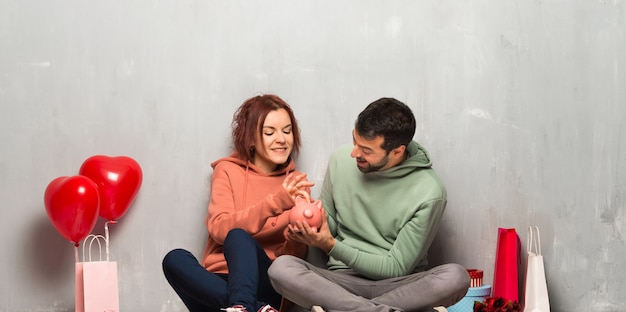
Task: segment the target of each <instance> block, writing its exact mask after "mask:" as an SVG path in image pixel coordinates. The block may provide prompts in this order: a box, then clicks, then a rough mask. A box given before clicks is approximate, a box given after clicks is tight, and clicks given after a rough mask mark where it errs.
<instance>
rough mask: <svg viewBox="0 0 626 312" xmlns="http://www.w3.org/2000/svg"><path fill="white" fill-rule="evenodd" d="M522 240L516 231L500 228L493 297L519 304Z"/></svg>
mask: <svg viewBox="0 0 626 312" xmlns="http://www.w3.org/2000/svg"><path fill="white" fill-rule="evenodd" d="M520 248H521V244H520V240H519V236H518V235H517V232H515V229H504V228H498V245H497V249H496V263H495V268H494V272H493V295H492V296H493V297H496V298H497V297H502V298H504V299H507V300H513V301H517V302H519V266H520V263H521V255H520Z"/></svg>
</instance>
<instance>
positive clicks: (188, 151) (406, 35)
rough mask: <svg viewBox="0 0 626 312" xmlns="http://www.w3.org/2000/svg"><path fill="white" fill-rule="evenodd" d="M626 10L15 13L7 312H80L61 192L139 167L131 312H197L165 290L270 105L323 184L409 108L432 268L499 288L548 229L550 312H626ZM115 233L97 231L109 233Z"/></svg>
mask: <svg viewBox="0 0 626 312" xmlns="http://www.w3.org/2000/svg"><path fill="white" fill-rule="evenodd" d="M625 6H626V2H625V1H622V0H610V1H587V0H576V1H499V0H483V1H435V0H427V1H362V0H358V1H357V0H354V1H288V0H284V1H251V0H236V1H191V0H181V1H148V0H131V1H120V0H110V1H93V0H83V1H74V0H68V1H58V0H56V1H54V0H53V1H36V2H34V1H11V0H0V144H1V147H0V149H1V150H0V151H1V154H0V177H1V180H0V183H1V188H0V201H1V202H2V205H3V208H2V214H3V215H2V218H0V231H1V232H0V233H2V235H0V244H1V245H0V246H1V249H2V256H1V258H0V276H2V282H1V283H0V311H6V312H8V311H73V308H74V264H73V262H74V250H73V246H72V244H70V243H69V242H67V241H65V240H64V239H63V238H62V237H61V236H60V235H59V234H58V233H57V232H56V231H55V229H54V228H53V226H52V225H51V223H50V221H49V219H48V218H47V215H46V213H45V209H44V206H43V192H44V190H45V188H46V186H47V184H48V183H49V182H50V181H51V180H52V179H53V178H55V177H58V176H65V175H75V174H77V173H78V169H79V167H80V165H81V163H82V162H83V161H84V160H85V159H86V158H88V157H89V156H92V155H98V154H103V155H109V156H117V155H126V156H130V157H132V158H134V159H136V160H137V161H138V162H139V163H140V164H141V166H142V168H143V173H144V182H143V185H142V188H141V190H140V191H139V195H138V197H137V199H136V201H135V203H134V205H133V206H132V207H131V208H130V209H129V211H128V213H127V214H126V215H125V216H124V217H123V218H122V219H121V220H120V223H119V224H117V225H112V226H111V256H112V259H113V260H116V261H118V265H119V279H120V280H119V286H120V301H121V309H122V311H185V308H184V306H183V305H182V303H181V301H180V300H179V299H178V298H177V296H176V295H175V293H174V292H173V291H172V290H171V289H170V287H169V285H168V284H167V282H166V281H165V279H164V278H163V276H162V273H161V268H160V261H161V258H162V256H163V255H164V254H165V253H166V252H167V251H168V250H170V249H172V248H174V247H183V248H187V249H190V250H191V251H193V252H194V253H195V254H199V253H200V252H201V250H202V247H203V244H204V240H205V238H206V234H205V229H204V227H203V220H204V216H205V213H206V205H207V201H208V196H209V192H208V191H209V183H208V179H209V177H210V174H211V169H210V167H209V163H210V162H211V161H213V160H215V159H217V158H219V157H221V156H223V155H225V154H227V153H228V152H229V150H230V146H229V122H230V118H231V116H232V113H233V111H234V109H235V108H236V107H237V106H238V105H239V104H240V103H241V102H242V101H243V100H244V99H246V98H248V97H250V96H252V95H255V94H257V93H269V92H271V93H276V94H278V95H280V96H282V97H283V98H284V99H285V100H287V101H288V102H289V103H290V104H292V106H293V107H294V110H295V112H296V115H297V117H298V119H299V121H300V123H301V126H302V129H303V137H304V149H303V152H302V155H301V157H300V159H299V164H300V168H301V169H302V170H304V171H306V172H308V174H309V178H310V179H312V180H314V181H315V182H316V183H318V186H317V187H316V188H315V189H314V194H315V195H317V194H319V186H320V185H321V182H322V178H323V174H324V170H325V166H326V161H327V156H328V154H329V153H330V152H331V150H332V149H333V148H335V147H336V146H337V145H339V144H341V143H349V142H351V134H350V131H351V129H352V123H353V121H354V119H355V117H356V114H357V113H358V112H359V111H360V110H361V109H362V108H363V107H365V105H366V104H368V103H369V102H371V101H372V100H375V99H377V98H378V97H381V96H393V97H396V98H398V99H400V100H403V101H405V102H406V103H407V104H409V105H410V106H411V107H412V108H413V109H414V111H415V113H416V115H417V118H418V123H419V126H418V132H417V134H416V139H417V140H418V141H420V142H421V143H423V144H424V145H425V146H426V147H427V148H428V149H429V150H430V151H431V153H432V156H433V158H434V161H435V168H436V169H437V170H438V171H439V173H440V174H441V176H442V178H443V180H444V181H445V183H446V185H447V186H448V191H449V205H448V209H447V212H446V214H445V219H444V224H443V228H442V229H441V232H440V234H439V236H438V238H437V240H436V242H435V246H434V247H433V260H434V262H437V263H439V262H449V261H453V262H458V263H461V264H463V265H465V266H467V267H472V268H480V269H483V270H485V273H486V277H485V282H486V283H491V279H492V275H493V264H494V255H495V246H496V239H497V237H496V233H497V229H498V227H515V228H517V230H518V232H519V233H520V236H521V238H522V242H524V244H525V243H526V242H525V241H526V238H525V233H526V226H527V225H538V226H540V228H541V230H542V240H543V241H542V242H543V251H544V257H545V264H546V274H547V278H548V283H549V291H550V297H551V298H550V299H551V302H552V306H553V311H585V312H586V311H626V291H625V290H626V268H625V262H624V259H626V246H625V244H624V232H625V231H626V229H625V221H624V213H625V209H624V207H625V206H626V129H625V127H626V125H625V122H626V105H625V102H626V88H624V86H625V85H626V24H625V13H624V10H625ZM94 232H96V233H102V232H103V224H102V222H99V223H98V224H97V225H96V228H95V229H94Z"/></svg>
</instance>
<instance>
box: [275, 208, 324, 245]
mask: <svg viewBox="0 0 626 312" xmlns="http://www.w3.org/2000/svg"><path fill="white" fill-rule="evenodd" d="M287 238H288V239H291V240H293V241H296V242H299V243H303V244H307V245H309V246H313V247H317V248H319V249H321V250H323V251H324V252H325V253H326V254H328V253H329V252H330V250H331V249H333V247H334V246H335V238H334V237H333V236H332V234H330V229H329V228H328V222H327V221H326V211H324V210H323V209H322V226H321V227H320V229H319V232H318V231H315V230H314V229H313V228H311V227H310V226H309V224H308V223H306V222H302V221H298V222H297V223H296V226H293V225H291V224H289V225H288V229H287Z"/></svg>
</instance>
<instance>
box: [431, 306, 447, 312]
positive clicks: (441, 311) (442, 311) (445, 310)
mask: <svg viewBox="0 0 626 312" xmlns="http://www.w3.org/2000/svg"><path fill="white" fill-rule="evenodd" d="M433 309H435V311H439V312H448V309H446V308H445V307H434V308H433Z"/></svg>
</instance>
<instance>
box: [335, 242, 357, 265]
mask: <svg viewBox="0 0 626 312" xmlns="http://www.w3.org/2000/svg"><path fill="white" fill-rule="evenodd" d="M357 252H358V251H357V250H356V249H354V248H352V247H349V246H348V245H346V244H344V243H342V242H340V241H338V240H336V241H335V246H333V248H332V249H331V250H330V252H329V253H328V255H329V256H331V257H333V258H335V259H337V260H339V261H341V262H343V263H345V264H346V265H348V266H349V265H351V264H352V262H353V260H352V259H355V258H356V256H357Z"/></svg>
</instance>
